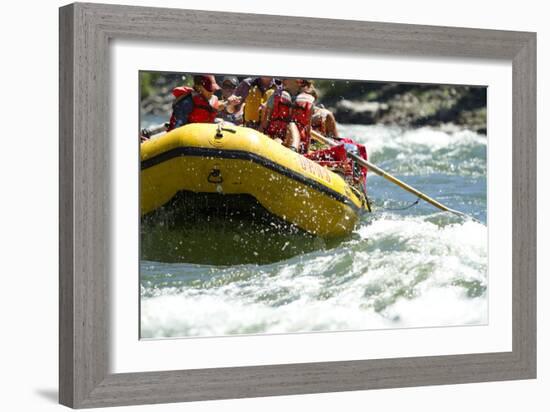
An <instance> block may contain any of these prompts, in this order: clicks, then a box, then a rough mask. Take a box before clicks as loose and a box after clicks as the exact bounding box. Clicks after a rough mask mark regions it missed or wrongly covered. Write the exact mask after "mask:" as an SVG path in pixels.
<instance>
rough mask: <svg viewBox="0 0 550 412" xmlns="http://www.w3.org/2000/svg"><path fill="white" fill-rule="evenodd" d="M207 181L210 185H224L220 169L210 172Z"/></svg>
mask: <svg viewBox="0 0 550 412" xmlns="http://www.w3.org/2000/svg"><path fill="white" fill-rule="evenodd" d="M207 180H208V183H215V184H220V183H223V177H222V172H221V171H220V169H212V170H210V174H209V175H208V178H207Z"/></svg>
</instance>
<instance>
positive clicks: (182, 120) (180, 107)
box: [174, 95, 193, 128]
mask: <svg viewBox="0 0 550 412" xmlns="http://www.w3.org/2000/svg"><path fill="white" fill-rule="evenodd" d="M192 110H193V99H192V98H191V95H189V96H186V97H184V98H183V99H181V100H180V101H179V102H177V103H176V105H175V106H174V117H175V118H176V124H175V125H174V128H177V127H180V126H183V125H185V124H187V123H188V119H189V114H190V113H191V111H192Z"/></svg>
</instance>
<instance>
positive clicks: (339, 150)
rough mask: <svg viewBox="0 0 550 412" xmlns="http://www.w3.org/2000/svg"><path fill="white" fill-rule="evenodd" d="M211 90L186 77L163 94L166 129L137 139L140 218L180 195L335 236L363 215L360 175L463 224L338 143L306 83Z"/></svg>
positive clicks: (262, 82) (270, 81) (204, 81)
mask: <svg viewBox="0 0 550 412" xmlns="http://www.w3.org/2000/svg"><path fill="white" fill-rule="evenodd" d="M221 84H222V86H221V87H220V86H219V85H218V83H217V81H216V78H215V77H214V76H213V75H196V76H194V77H193V86H192V87H190V86H178V87H175V88H174V89H173V91H172V94H173V96H174V101H173V104H172V114H171V117H170V121H169V122H166V123H164V124H163V125H161V126H156V127H152V128H147V129H142V130H141V133H140V135H141V146H140V157H141V179H140V182H141V190H140V196H141V202H140V205H141V215H142V216H146V215H149V214H153V213H154V212H157V211H161V212H162V210H163V208H164V207H165V206H166V205H169V204H170V203H171V202H172V201H173V200H174V199H177V198H178V197H182V196H183V197H184V198H185V199H186V203H187V204H189V202H193V201H194V200H197V203H196V205H197V208H198V209H200V208H206V209H208V210H209V211H210V210H212V207H211V206H212V204H214V205H219V204H224V205H230V206H231V205H232V204H233V203H235V204H236V203H237V202H232V200H230V199H235V198H236V197H238V198H239V199H242V198H247V199H249V200H250V201H251V204H252V203H255V204H256V205H259V206H260V207H262V208H264V209H265V210H266V211H267V212H268V213H269V214H270V215H273V216H274V217H275V218H276V219H279V220H283V221H285V222H286V223H289V224H291V225H292V226H295V227H298V228H300V229H302V230H304V231H306V232H308V233H311V234H314V235H318V236H321V237H339V236H345V235H348V234H349V233H351V232H352V230H353V229H354V227H355V225H356V224H357V222H358V221H359V220H360V217H361V215H362V214H363V213H364V212H367V211H370V210H371V207H370V202H369V199H368V197H367V190H366V177H367V167H368V168H369V170H370V171H373V172H374V173H376V174H378V175H380V176H382V177H384V178H385V179H387V180H389V181H390V182H392V183H393V184H395V185H397V186H399V187H400V188H402V189H404V190H406V191H408V192H410V193H412V194H414V195H416V196H417V197H418V198H421V199H423V200H425V201H426V202H428V203H430V204H432V205H433V206H435V207H437V208H438V209H441V210H444V211H447V212H451V213H453V214H455V215H458V216H463V217H464V216H466V215H464V213H462V212H458V211H456V210H453V209H450V208H449V207H447V206H445V205H443V204H441V203H440V202H437V201H436V200H434V199H432V198H430V197H429V196H427V195H426V194H424V193H422V192H420V191H419V190H417V189H415V188H414V187H412V186H410V185H408V184H406V183H404V182H402V181H401V180H399V179H397V178H396V177H395V176H392V175H391V174H389V173H387V172H386V171H384V170H382V169H381V168H379V167H378V166H376V165H374V164H372V163H371V162H369V161H368V160H367V152H366V149H365V147H364V146H363V145H361V144H358V143H356V142H355V141H353V140H352V139H349V138H344V137H341V136H340V135H339V133H338V130H337V126H336V121H335V119H334V115H333V114H332V113H331V112H330V111H329V110H327V109H326V108H324V107H323V106H322V105H319V104H316V102H317V98H318V94H317V91H316V89H315V87H314V83H313V81H311V80H306V79H295V78H283V79H276V78H272V77H250V78H245V79H243V80H242V81H240V82H239V81H238V79H237V78H236V77H234V76H226V77H224V78H223V80H222V82H221ZM201 199H202V200H201ZM205 199H206V200H207V201H206V202H203V203H200V202H198V200H201V201H204V200H205ZM193 204H194V203H193ZM255 207H256V206H254V205H252V206H251V207H250V208H249V211H252V212H251V214H252V215H254V212H253V211H254V210H256V209H255Z"/></svg>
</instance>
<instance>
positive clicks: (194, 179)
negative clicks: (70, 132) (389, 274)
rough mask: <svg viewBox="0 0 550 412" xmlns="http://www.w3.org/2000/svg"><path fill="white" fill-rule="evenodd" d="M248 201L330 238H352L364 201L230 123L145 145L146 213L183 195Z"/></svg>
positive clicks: (188, 129)
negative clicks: (246, 198)
mask: <svg viewBox="0 0 550 412" xmlns="http://www.w3.org/2000/svg"><path fill="white" fill-rule="evenodd" d="M181 191H186V192H194V193H218V194H221V195H232V194H247V195H251V196H253V197H254V198H255V199H256V200H257V201H258V202H259V203H260V204H261V205H262V206H263V207H264V208H265V209H267V210H268V211H269V212H270V213H271V214H273V215H275V216H277V217H279V218H281V219H283V220H285V221H287V222H289V223H291V224H293V225H296V226H298V227H299V228H301V229H303V230H305V231H307V232H309V233H312V234H315V235H318V236H322V237H338V236H343V235H346V234H349V233H350V232H351V231H352V230H353V228H354V226H355V224H356V223H357V221H358V219H359V217H360V215H361V214H362V213H363V212H364V211H365V210H366V201H365V198H364V196H363V195H362V194H361V193H359V192H358V191H357V190H355V189H354V188H353V187H352V186H350V185H348V183H347V182H346V181H345V180H344V179H343V178H342V177H341V176H340V175H338V174H336V173H333V172H332V171H330V170H328V169H326V168H324V167H322V166H320V165H319V164H317V163H315V162H313V161H311V160H309V159H307V158H305V157H304V156H301V155H299V154H297V153H295V152H293V151H291V150H289V149H287V148H286V147H284V146H282V145H281V144H279V143H277V142H275V141H273V140H272V139H270V138H269V137H267V136H265V135H263V134H261V133H259V132H257V131H255V130H253V129H249V128H246V127H238V126H233V125H228V124H223V125H216V124H199V123H195V124H189V125H186V126H183V127H180V128H178V129H175V130H173V131H171V132H169V133H166V134H164V135H162V136H159V137H156V138H153V139H151V140H148V141H146V142H144V143H142V144H141V214H142V216H143V215H146V214H148V213H150V212H152V211H154V210H156V209H158V208H160V207H161V206H163V205H164V204H166V203H167V202H169V201H170V199H172V198H173V197H174V196H175V195H176V194H177V193H178V192H181Z"/></svg>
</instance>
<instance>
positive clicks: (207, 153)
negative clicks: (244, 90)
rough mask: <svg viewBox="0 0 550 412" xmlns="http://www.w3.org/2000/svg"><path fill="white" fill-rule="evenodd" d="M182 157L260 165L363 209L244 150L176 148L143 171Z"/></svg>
mask: <svg viewBox="0 0 550 412" xmlns="http://www.w3.org/2000/svg"><path fill="white" fill-rule="evenodd" d="M181 156H192V157H207V158H218V159H238V160H248V161H251V162H254V163H256V164H259V165H261V166H263V167H265V168H267V169H270V170H273V171H274V172H277V173H279V174H281V175H283V176H286V177H288V178H291V179H293V180H296V181H297V182H300V183H302V184H304V185H306V186H308V187H311V188H312V189H315V190H317V191H318V192H321V193H324V194H326V195H328V196H330V197H331V198H333V199H335V200H337V201H339V202H341V203H344V204H345V205H346V206H349V207H350V208H352V209H353V210H354V211H355V212H356V213H359V212H361V208H359V207H357V206H356V205H355V203H353V202H352V201H351V200H350V199H349V198H347V197H346V196H344V195H342V194H340V193H338V192H336V191H335V190H332V189H330V188H328V187H326V186H324V185H322V184H321V183H319V182H317V181H315V180H313V179H310V178H309V177H306V176H304V175H301V174H300V173H297V172H295V171H294V170H292V169H289V168H287V167H284V166H282V165H280V164H278V163H275V162H273V161H271V160H269V159H267V158H265V157H262V156H259V155H257V154H256V153H251V152H246V151H243V150H223V149H210V148H206V147H189V146H186V147H176V148H174V149H170V150H168V151H166V152H163V153H161V154H159V155H157V156H155V157H152V158H150V159H146V160H143V161H142V162H141V170H145V169H149V168H150V167H153V166H156V165H158V164H160V163H163V162H166V161H168V160H170V159H173V158H175V157H181Z"/></svg>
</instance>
